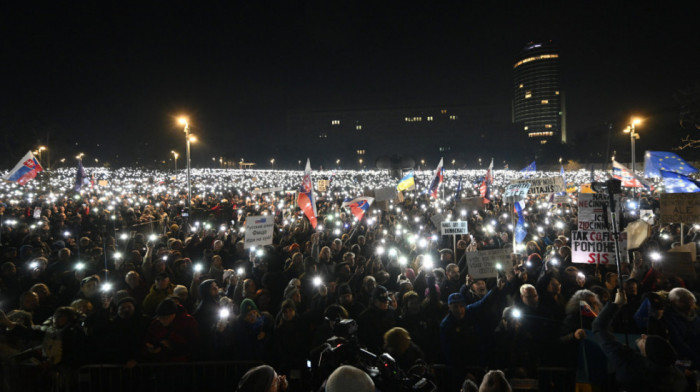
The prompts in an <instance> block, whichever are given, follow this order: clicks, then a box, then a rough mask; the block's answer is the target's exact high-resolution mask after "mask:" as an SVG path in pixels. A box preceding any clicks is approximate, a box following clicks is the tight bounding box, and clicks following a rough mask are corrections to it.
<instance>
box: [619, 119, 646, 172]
mask: <svg viewBox="0 0 700 392" xmlns="http://www.w3.org/2000/svg"><path fill="white" fill-rule="evenodd" d="M641 123H642V120H641V119H639V118H633V119H632V121H631V122H630V124H629V125H628V126H627V128H625V129H624V131H623V132H625V133H629V134H630V147H631V148H632V173H634V174H636V173H637V172H636V171H635V163H636V162H635V159H634V158H635V152H634V141H635V139H639V134H638V133H637V132H636V131H637V129H636V126H637V125H639V124H641Z"/></svg>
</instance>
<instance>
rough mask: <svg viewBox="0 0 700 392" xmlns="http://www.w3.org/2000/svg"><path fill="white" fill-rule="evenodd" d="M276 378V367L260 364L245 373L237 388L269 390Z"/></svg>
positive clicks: (249, 391) (254, 391) (250, 391)
mask: <svg viewBox="0 0 700 392" xmlns="http://www.w3.org/2000/svg"><path fill="white" fill-rule="evenodd" d="M246 301H249V300H246ZM243 302H245V301H243ZM251 302H252V301H251ZM274 380H275V369H273V368H272V367H271V366H268V365H260V366H257V367H254V368H252V369H250V370H248V371H247V372H246V373H245V374H244V375H243V377H242V378H241V381H239V382H238V389H236V391H239V392H267V390H269V389H270V387H271V386H272V382H273V381H274Z"/></svg>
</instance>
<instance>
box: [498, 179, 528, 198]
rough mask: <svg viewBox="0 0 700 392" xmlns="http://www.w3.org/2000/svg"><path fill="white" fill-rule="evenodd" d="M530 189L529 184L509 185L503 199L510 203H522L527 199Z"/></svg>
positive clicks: (516, 183)
mask: <svg viewBox="0 0 700 392" xmlns="http://www.w3.org/2000/svg"><path fill="white" fill-rule="evenodd" d="M529 189H530V183H529V182H514V183H512V184H509V185H508V187H507V188H506V191H505V193H504V194H503V197H504V198H505V200H506V201H507V202H508V203H513V202H516V201H520V200H523V199H525V198H526V197H527V192H528V190H529Z"/></svg>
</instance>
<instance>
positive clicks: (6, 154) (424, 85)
mask: <svg viewBox="0 0 700 392" xmlns="http://www.w3.org/2000/svg"><path fill="white" fill-rule="evenodd" d="M18 3H19V2H18ZM79 3H80V4H79ZM141 3H144V4H141ZM145 3H148V4H145ZM223 3H224V2H222V3H215V4H209V5H206V4H204V3H202V4H199V2H198V3H197V4H195V2H192V3H191V4H189V5H184V6H183V5H178V4H180V3H173V4H170V3H167V2H158V3H155V4H151V2H134V3H131V4H126V3H125V2H94V3H92V4H90V5H85V4H83V3H82V2H46V3H45V4H42V3H28V2H22V5H12V6H3V9H2V11H1V12H0V21H1V27H0V29H1V30H2V37H3V38H2V42H3V43H2V47H3V56H2V57H3V59H4V61H3V67H2V69H3V76H2V88H1V89H0V94H2V102H1V105H0V116H1V119H0V120H1V121H0V127H1V128H0V129H1V130H2V131H1V134H2V137H3V141H2V142H3V150H2V155H3V156H2V158H0V159H2V161H3V162H4V166H3V168H9V167H8V166H11V165H12V164H14V163H15V162H16V161H17V160H18V159H19V158H20V157H21V156H22V154H23V153H24V152H26V150H28V149H30V148H33V147H36V146H37V145H39V144H46V143H47V141H46V139H47V136H48V137H49V138H50V140H49V144H48V145H49V147H50V148H51V149H52V158H53V159H54V160H55V159H59V157H68V158H71V157H72V156H74V155H75V154H76V153H77V152H84V153H86V155H87V158H86V159H87V160H88V161H90V160H92V159H94V158H99V159H100V160H101V161H104V160H109V159H114V157H115V156H117V155H119V156H120V159H121V160H122V161H126V162H130V160H135V159H136V157H138V156H148V157H149V159H151V160H152V159H158V160H161V159H168V158H169V155H168V154H169V151H170V150H172V149H177V150H178V151H180V152H183V151H184V146H183V145H184V137H183V134H182V130H181V128H180V126H179V125H177V123H176V121H175V119H176V117H177V116H178V115H179V114H181V113H184V114H187V115H188V116H189V118H190V123H191V125H192V130H193V132H194V133H196V134H197V135H198V136H199V138H200V139H201V142H200V143H198V145H197V147H196V148H194V149H193V161H194V163H195V164H206V162H207V161H210V160H211V156H215V155H217V156H218V155H229V156H241V155H245V156H246V159H247V160H252V161H256V160H259V161H262V160H266V159H269V155H270V154H269V151H274V149H275V145H276V143H289V140H290V139H291V137H290V135H287V132H286V130H285V128H286V114H287V112H288V111H290V110H313V109H330V108H332V109H340V110H343V109H352V108H371V107H395V106H403V105H430V106H434V105H441V104H444V105H448V104H454V105H470V104H486V105H489V106H490V107H492V108H493V115H494V116H496V117H497V118H499V119H502V120H503V122H509V121H510V115H511V114H510V113H511V106H510V105H511V91H512V65H513V63H514V59H515V57H516V56H517V55H518V53H519V52H520V50H521V49H522V48H523V47H524V46H525V45H526V44H527V43H528V42H530V41H545V40H552V41H553V42H554V43H555V44H557V45H558V46H559V48H560V59H561V65H562V77H563V81H562V84H563V90H564V91H565V93H566V99H567V114H568V119H567V123H568V131H569V134H570V135H571V134H573V135H575V138H576V139H577V140H581V141H585V140H586V139H587V138H590V137H597V136H596V135H598V134H599V133H600V132H604V131H605V130H606V129H607V125H606V124H608V123H612V124H613V130H614V137H613V147H612V148H613V149H615V148H619V149H620V152H619V155H620V158H621V159H622V160H624V158H625V157H624V155H623V154H627V158H629V152H628V151H629V139H627V138H626V137H625V135H624V134H622V133H621V130H622V129H623V128H624V126H625V121H627V119H628V118H629V117H630V116H631V115H633V114H638V115H641V116H642V117H645V119H646V122H645V124H644V125H643V126H642V127H640V128H639V133H640V134H641V135H642V138H641V139H640V140H639V141H638V143H637V150H638V151H643V150H645V149H660V147H664V148H670V147H673V146H675V145H678V144H680V142H679V140H680V138H681V137H682V136H685V135H686V134H687V133H688V131H684V130H680V129H679V125H678V117H679V104H678V102H677V101H676V100H674V93H675V92H677V91H678V90H681V89H688V88H690V87H692V86H693V85H694V84H695V83H697V82H698V81H699V80H700V77H699V76H700V75H699V73H700V65H699V64H698V58H699V56H698V48H699V47H700V33H698V28H697V23H696V20H694V19H695V18H694V15H695V14H694V12H691V10H692V6H690V5H688V6H686V8H679V6H669V5H667V4H666V3H662V2H653V3H648V4H647V3H643V2H637V3H627V4H623V2H610V1H609V2H570V1H562V2H530V1H517V2H512V3H508V2H486V1H425V2H413V1H308V2H302V1H284V2H266V1H246V2H238V1H235V2H233V1H232V2H226V3H225V4H223ZM492 3H496V4H497V5H493V4H492ZM563 4H566V5H563ZM589 135H592V136H589ZM299 142H301V141H299ZM76 143H77V145H76ZM660 143H665V144H660ZM98 144H99V147H98V146H97V145H98ZM600 148H601V150H604V149H605V146H601V147H600ZM640 154H641V153H640ZM297 158H302V157H287V159H288V160H289V161H293V162H296V159H297ZM284 159H285V158H284V157H280V160H282V161H283V160H284ZM181 162H182V161H181ZM295 166H296V165H295Z"/></svg>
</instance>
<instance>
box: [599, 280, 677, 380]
mask: <svg viewBox="0 0 700 392" xmlns="http://www.w3.org/2000/svg"><path fill="white" fill-rule="evenodd" d="M626 301H627V299H626V297H625V293H624V292H623V291H621V290H619V289H618V291H617V295H616V296H615V302H614V303H608V304H607V305H605V308H603V311H602V312H600V314H599V315H598V317H597V318H596V319H595V321H593V332H594V333H595V334H596V336H597V337H598V340H599V341H600V345H601V347H602V349H603V352H604V353H605V356H606V357H607V358H608V360H609V361H610V362H611V363H612V365H613V366H614V368H615V378H616V379H617V382H618V383H619V384H620V385H621V387H623V388H625V389H627V390H630V391H683V390H684V389H685V385H686V380H685V379H684V378H683V375H682V374H681V373H680V371H678V369H676V368H675V367H674V366H673V365H674V362H675V360H676V352H675V350H673V347H671V344H670V343H669V342H668V341H666V340H665V339H664V338H662V337H660V336H656V335H642V337H641V338H639V339H637V347H638V348H639V351H640V353H641V354H639V353H637V352H635V351H633V350H632V349H630V348H629V347H626V346H624V345H622V344H621V343H620V342H618V341H617V340H615V336H614V335H613V334H612V333H611V332H610V331H608V327H609V326H610V323H612V320H613V318H614V316H615V313H617V311H618V310H619V309H620V308H621V307H622V306H623V305H624V304H625V303H626Z"/></svg>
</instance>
